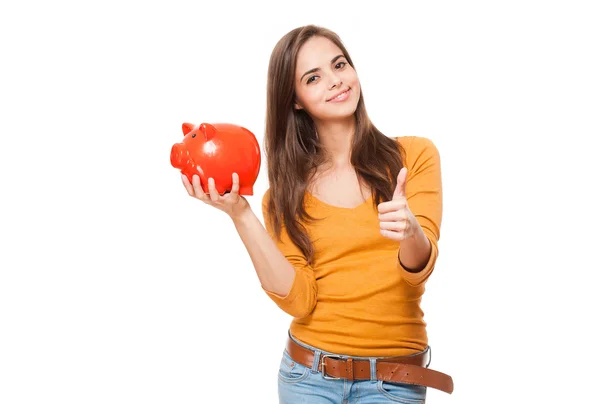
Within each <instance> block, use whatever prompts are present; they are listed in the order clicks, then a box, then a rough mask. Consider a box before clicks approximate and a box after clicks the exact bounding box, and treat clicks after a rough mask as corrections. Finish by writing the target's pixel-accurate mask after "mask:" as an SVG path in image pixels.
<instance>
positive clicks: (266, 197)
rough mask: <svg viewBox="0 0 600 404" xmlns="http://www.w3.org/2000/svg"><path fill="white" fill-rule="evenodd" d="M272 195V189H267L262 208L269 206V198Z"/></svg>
mask: <svg viewBox="0 0 600 404" xmlns="http://www.w3.org/2000/svg"><path fill="white" fill-rule="evenodd" d="M270 195H271V188H267V190H266V191H265V193H264V194H263V197H262V206H263V208H264V207H266V206H267V204H268V203H269V196H270Z"/></svg>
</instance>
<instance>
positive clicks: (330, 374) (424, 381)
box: [286, 337, 454, 394]
mask: <svg viewBox="0 0 600 404" xmlns="http://www.w3.org/2000/svg"><path fill="white" fill-rule="evenodd" d="M286 350H287V352H288V354H289V355H290V357H291V358H292V360H294V361H296V362H297V363H300V364H302V365H304V366H306V367H308V368H312V366H313V361H314V357H315V353H314V352H313V351H312V350H311V349H308V348H305V347H303V346H302V345H299V344H298V343H296V341H294V340H293V339H291V338H289V337H288V342H287V346H286ZM430 355H431V350H430V349H429V348H428V349H427V350H426V351H424V352H422V353H418V354H415V355H410V356H392V357H386V358H378V359H377V360H376V362H375V363H376V371H377V372H376V376H377V380H383V381H385V382H395V383H407V384H418V385H420V386H427V387H431V388H434V389H437V390H441V391H444V392H446V393H448V394H450V393H452V391H453V390H454V383H453V381H452V378H451V377H450V376H448V375H446V374H444V373H441V372H438V371H435V370H432V369H428V368H427V366H429V360H430V358H431V356H430ZM318 370H319V372H321V374H322V375H323V377H324V378H326V379H347V380H370V379H371V363H370V361H369V360H368V359H354V358H347V359H344V358H343V357H341V356H339V355H330V354H321V358H320V359H319V369H318Z"/></svg>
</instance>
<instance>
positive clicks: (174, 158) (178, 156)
mask: <svg viewBox="0 0 600 404" xmlns="http://www.w3.org/2000/svg"><path fill="white" fill-rule="evenodd" d="M171 165H172V166H173V167H175V168H183V143H176V144H174V145H173V147H171Z"/></svg>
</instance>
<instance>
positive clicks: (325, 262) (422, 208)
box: [262, 136, 442, 356]
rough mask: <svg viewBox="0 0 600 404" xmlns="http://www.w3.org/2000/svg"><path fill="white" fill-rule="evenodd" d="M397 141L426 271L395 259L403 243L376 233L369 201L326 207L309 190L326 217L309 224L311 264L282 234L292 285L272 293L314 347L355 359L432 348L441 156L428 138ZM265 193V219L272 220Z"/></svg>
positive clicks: (317, 213)
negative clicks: (429, 318)
mask: <svg viewBox="0 0 600 404" xmlns="http://www.w3.org/2000/svg"><path fill="white" fill-rule="evenodd" d="M397 140H398V141H399V142H400V144H401V145H402V146H403V147H404V148H405V150H406V155H403V161H404V166H405V167H407V169H408V177H407V179H406V198H407V201H408V206H409V208H410V210H411V212H412V213H413V214H414V215H415V217H416V219H417V220H418V222H419V224H420V225H421V227H422V228H423V231H424V233H425V235H426V236H427V238H428V239H429V241H430V242H431V247H432V248H431V255H430V257H429V261H428V263H427V265H426V267H425V269H423V270H422V271H421V272H419V273H410V272H407V271H406V270H405V269H404V268H402V266H401V265H400V263H399V261H398V250H399V247H400V245H401V242H400V243H398V242H396V241H393V240H390V239H388V238H386V237H383V236H382V235H381V233H380V232H379V219H378V217H377V209H376V207H375V206H373V200H372V198H369V199H368V200H367V201H366V202H365V203H363V204H362V205H360V206H358V207H356V208H352V209H349V208H340V207H335V206H332V205H328V204H326V203H324V202H322V201H320V200H318V199H317V198H316V197H314V196H312V195H311V194H310V193H309V192H307V193H306V198H305V205H306V209H307V211H308V213H309V214H311V215H312V216H314V217H318V218H321V217H326V219H325V220H321V221H317V222H315V223H314V224H310V225H306V227H307V231H308V234H309V236H310V239H311V240H312V242H313V245H314V247H315V257H314V258H315V259H314V264H313V265H312V266H309V265H308V264H307V262H306V258H305V257H304V255H303V254H302V253H301V252H300V250H299V249H298V248H297V247H296V245H294V244H293V243H292V241H291V240H290V238H289V236H288V234H287V232H286V231H285V229H282V233H281V241H278V240H277V239H276V237H275V235H274V233H273V232H272V231H271V229H270V226H266V228H267V230H268V231H269V234H270V235H271V237H272V238H273V240H274V241H275V242H276V243H277V246H278V247H279V249H280V250H281V252H282V253H283V255H284V256H285V257H286V258H287V259H288V261H289V262H290V263H291V264H292V265H293V267H294V269H295V270H296V275H295V277H294V282H293V284H292V288H291V290H290V292H289V293H288V295H287V296H285V297H280V296H278V295H276V294H274V293H271V292H269V291H267V290H265V292H266V293H267V295H268V296H269V297H270V298H271V299H272V300H273V301H274V302H275V303H276V304H277V305H278V306H279V307H280V308H281V309H282V310H284V311H285V312H286V313H288V314H289V315H291V316H292V317H294V318H293V320H292V323H291V326H290V332H291V333H292V335H294V337H296V338H297V339H299V340H300V341H303V342H305V343H307V344H309V345H312V346H316V347H319V348H321V349H322V350H325V351H329V352H334V353H338V354H346V355H353V356H396V355H410V354H413V353H416V352H418V351H421V350H423V349H425V348H426V347H427V344H428V340H427V332H426V322H425V321H424V319H423V311H422V310H421V307H420V302H421V296H422V295H423V293H424V291H425V288H424V284H425V281H426V280H427V278H428V277H429V275H430V274H431V272H432V270H433V268H434V265H435V261H436V259H437V256H438V245H437V243H438V240H439V237H440V226H441V221H442V180H441V169H440V157H439V153H438V150H437V148H436V147H435V145H434V143H433V142H432V141H431V140H429V139H427V138H424V137H418V136H404V137H399V138H397ZM269 191H270V190H267V192H265V194H264V196H263V205H262V206H263V217H264V220H265V224H267V220H269V216H268V215H269V212H267V210H266V202H267V200H268V199H267V198H268V194H269Z"/></svg>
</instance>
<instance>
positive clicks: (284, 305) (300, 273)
mask: <svg viewBox="0 0 600 404" xmlns="http://www.w3.org/2000/svg"><path fill="white" fill-rule="evenodd" d="M269 192H270V190H269V189H268V190H267V191H266V192H265V194H264V196H263V199H262V213H263V219H264V224H265V228H266V229H267V232H268V233H269V235H270V236H271V238H272V239H273V241H274V242H275V244H276V245H277V247H278V248H279V251H281V253H282V254H283V255H284V256H285V258H286V259H287V260H288V261H289V263H290V264H292V266H293V267H294V270H295V275H294V281H293V283H292V287H291V289H290V290H289V292H288V294H287V295H286V296H280V295H278V294H276V293H273V292H271V291H268V290H266V289H264V288H263V290H264V291H265V292H266V294H267V296H269V297H270V298H271V300H273V301H274V302H275V303H276V304H277V306H279V308H281V309H282V310H283V311H285V312H286V313H287V314H289V315H291V316H292V317H295V318H302V317H305V316H307V315H309V314H310V313H311V312H312V311H313V309H314V308H315V305H316V303H317V281H316V279H315V275H314V272H313V268H312V267H311V266H310V265H308V263H307V260H306V257H305V256H304V254H303V253H302V251H301V250H300V249H299V248H298V247H297V246H296V245H295V244H294V243H293V242H292V240H291V239H290V237H289V235H288V233H287V231H286V229H285V227H283V228H282V229H281V240H278V239H277V237H276V235H275V232H274V231H273V228H272V226H271V225H270V220H271V217H270V214H269V211H268V209H267V202H268V198H269Z"/></svg>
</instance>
